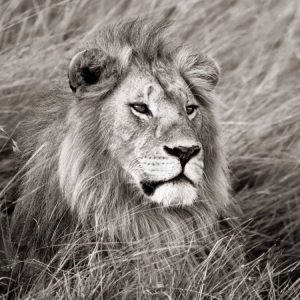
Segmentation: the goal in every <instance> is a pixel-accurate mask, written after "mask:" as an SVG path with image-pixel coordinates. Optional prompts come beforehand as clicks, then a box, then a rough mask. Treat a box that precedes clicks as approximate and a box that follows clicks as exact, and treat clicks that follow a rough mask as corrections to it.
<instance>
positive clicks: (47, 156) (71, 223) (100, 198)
mask: <svg viewBox="0 0 300 300" xmlns="http://www.w3.org/2000/svg"><path fill="white" fill-rule="evenodd" d="M165 28H166V26H165V23H164V22H158V23H155V24H152V23H150V22H148V21H145V20H134V21H130V22H128V23H121V24H117V25H114V26H109V27H107V28H105V29H103V30H102V31H101V32H100V33H99V34H97V36H96V37H94V38H93V39H90V40H89V42H88V43H87V45H88V47H95V46H98V47H99V46H100V47H101V48H104V49H105V51H107V53H111V54H112V56H114V55H115V56H120V55H122V56H123V58H122V59H123V63H122V64H121V65H120V66H119V68H120V69H119V71H120V72H119V73H118V74H116V73H114V72H113V73H112V74H111V76H110V77H109V78H107V80H106V81H104V82H105V83H103V89H102V90H101V91H98V92H97V97H98V98H99V97H105V95H107V94H109V93H110V91H111V90H112V89H113V88H115V86H116V85H117V84H118V83H119V81H120V80H121V79H122V74H123V73H124V70H123V69H124V68H126V62H127V61H128V60H129V59H130V57H129V54H128V53H126V51H125V50H126V48H128V47H130V48H131V49H133V51H132V54H131V55H132V56H133V57H138V58H139V62H140V65H141V66H142V65H143V64H156V65H157V66H159V64H161V63H163V62H164V60H167V59H168V56H169V55H171V54H172V55H173V56H174V55H175V54H176V64H177V65H176V66H174V67H176V68H178V70H179V71H180V72H181V75H182V76H183V77H184V78H185V79H186V81H187V82H188V83H189V85H190V86H191V87H192V92H193V93H194V95H195V96H197V95H198V94H201V93H203V91H204V93H206V95H207V98H205V99H207V100H206V101H205V102H203V108H204V109H203V111H204V113H203V126H202V142H203V147H204V153H205V158H204V166H205V170H204V174H205V182H204V192H205V199H204V200H203V201H199V202H196V203H195V204H194V205H193V206H191V207H178V208H161V207H158V206H155V205H153V204H149V203H144V201H143V198H142V197H141V195H140V193H137V192H136V191H135V190H134V188H133V189H132V188H130V187H129V186H128V185H127V184H126V183H124V182H123V180H124V176H123V172H122V170H121V169H120V167H119V166H118V164H117V163H116V162H115V161H114V160H113V159H111V158H110V156H109V155H108V154H107V149H108V144H109V143H111V142H113V141H111V136H110V127H111V126H112V124H111V120H108V119H107V118H105V116H101V118H99V116H97V115H95V112H94V111H92V110H89V111H87V108H86V107H85V101H84V100H85V99H83V100H80V102H79V105H76V104H74V103H75V102H76V101H75V99H74V95H73V94H72V92H71V90H70V88H69V86H68V81H67V78H65V77H67V76H64V77H62V78H60V79H59V80H58V81H59V83H57V84H56V85H55V86H54V87H53V88H52V91H51V93H50V94H49V93H47V95H44V96H42V97H41V98H40V100H39V102H40V104H39V108H37V109H35V112H34V113H33V114H32V115H31V116H30V117H29V118H28V120H27V122H26V124H24V126H23V127H24V130H23V133H22V135H21V138H20V140H19V142H20V149H21V151H22V153H23V154H22V158H21V160H22V162H23V166H22V172H23V173H22V174H23V175H22V176H23V177H22V185H21V187H20V191H21V192H20V197H19V199H18V201H17V203H16V207H15V211H14V214H13V221H12V228H13V241H14V243H15V245H16V246H17V247H18V250H19V253H20V257H21V258H23V259H24V258H27V257H37V258H39V259H42V260H44V261H49V259H50V258H51V257H53V255H54V253H57V252H59V250H60V249H61V248H62V247H64V246H63V245H66V244H69V245H70V244H71V243H72V241H73V242H74V236H75V235H76V236H77V238H78V235H77V234H79V233H80V236H84V235H85V236H89V237H90V240H91V241H93V242H95V241H96V242H97V243H98V246H99V244H100V243H102V245H110V246H106V252H105V253H106V255H109V254H108V253H109V251H110V250H112V249H114V250H116V249H118V250H120V249H123V250H124V249H126V251H125V250H124V251H125V252H126V253H131V254H132V257H134V253H137V252H139V253H144V255H142V258H141V261H144V265H147V266H148V268H151V274H152V275H153V274H155V272H154V270H156V269H160V270H162V268H163V267H164V266H168V265H170V264H174V263H175V264H176V263H177V262H180V259H183V258H185V260H186V261H188V262H189V264H188V265H186V268H184V270H182V272H185V273H186V274H188V273H189V272H193V270H194V269H192V268H191V266H192V265H195V264H196V263H197V262H200V261H202V260H203V259H205V258H207V257H208V256H209V255H210V252H211V249H213V248H214V247H215V245H216V243H218V247H219V248H220V249H222V250H220V251H221V252H222V251H225V250H224V249H227V250H228V249H231V250H228V251H229V252H230V253H231V254H230V255H231V256H232V257H233V254H232V253H233V250H232V249H233V246H232V247H231V246H228V245H229V244H230V243H232V239H231V238H230V237H232V236H235V234H236V229H237V228H238V226H237V222H236V220H235V217H236V214H237V211H238V209H237V206H236V205H235V203H234V202H233V200H232V199H231V197H230V195H229V191H228V190H229V184H228V174H227V165H226V159H225V156H224V153H223V147H222V145H221V142H220V137H219V128H218V123H217V120H216V117H215V113H214V97H213V93H212V92H211V88H210V87H211V86H212V85H214V84H215V83H216V81H217V78H218V70H217V68H216V67H215V66H214V65H213V64H212V62H211V60H208V59H207V58H206V56H204V55H203V56H197V58H196V57H195V56H193V55H192V54H191V53H190V52H189V50H187V49H186V48H185V47H182V46H179V47H175V48H174V47H169V46H168V44H167V43H166V42H165V38H164V35H163V33H164V31H165ZM124 49H125V50H124ZM165 49H168V50H165ZM170 49H172V50H170ZM199 57H200V58H199ZM195 65H198V72H196V71H195V69H194V71H190V69H191V67H192V66H195ZM122 72H123V73H122ZM120 74H121V75H120ZM166 84H167V83H166ZM199 86H200V87H201V88H202V90H201V91H199V90H198V88H199ZM89 97H90V99H88V100H90V101H95V100H94V98H95V93H92V96H89ZM202 101H204V100H202ZM82 111H85V115H84V118H83V115H82ZM62 156H63V158H62ZM60 160H63V164H61V165H62V166H63V168H62V167H61V168H62V169H61V170H59V161H60ZM220 241H221V242H220ZM221 244H222V245H223V246H221ZM93 245H94V244H93ZM234 245H235V246H234V247H236V246H237V244H236V243H234ZM154 252H155V254H154ZM103 253H104V252H103ZM133 261H136V258H135V259H133ZM235 263H236V262H233V261H232V264H231V266H232V265H234V264H235ZM226 268H228V265H227V266H226ZM146 274H147V273H146ZM148 275H149V273H148ZM152 275H151V276H152ZM153 276H154V275H153ZM181 276H182V275H181ZM183 276H184V275H183Z"/></svg>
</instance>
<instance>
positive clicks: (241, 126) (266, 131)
mask: <svg viewBox="0 0 300 300" xmlns="http://www.w3.org/2000/svg"><path fill="white" fill-rule="evenodd" d="M171 7H174V10H173V11H172V14H171V19H172V20H173V26H172V27H171V32H172V36H174V38H176V39H179V40H182V41H185V42H187V43H189V44H191V45H192V46H193V48H194V49H196V50H198V51H199V52H207V53H209V54H210V55H211V56H213V57H214V58H215V59H216V60H217V61H218V63H219V64H220V66H221V69H222V78H221V80H220V83H219V85H218V88H217V94H218V95H219V104H218V105H219V116H220V119H221V124H222V130H223V133H224V136H225V140H226V147H227V152H228V158H229V162H230V170H231V176H232V185H233V196H234V197H235V198H236V200H237V202H238V203H239V205H240V206H241V208H242V211H243V220H242V223H243V224H244V225H243V234H244V236H245V248H246V260H245V264H244V265H243V270H240V268H239V269H234V268H233V270H232V276H228V277H226V278H225V277H222V275H221V274H220V273H218V270H217V269H218V264H221V263H222V262H223V263H224V264H226V263H227V259H228V257H221V258H218V262H217V263H215V264H214V266H213V267H211V266H210V264H211V263H212V262H213V261H214V260H213V258H211V259H210V260H208V261H206V263H205V264H203V265H201V266H199V268H197V269H195V270H197V271H196V272H198V273H199V274H200V275H201V276H200V275H199V276H198V277H197V278H201V280H200V279H199V280H200V281H199V280H198V279H197V280H198V281H197V282H195V280H194V279H193V278H183V283H176V282H173V283H172V284H171V283H170V286H161V287H157V288H156V289H155V290H149V289H147V288H146V287H145V286H143V283H142V282H140V281H139V280H138V278H139V272H140V270H139V269H134V270H132V269H131V268H130V265H129V264H128V263H127V257H126V253H116V254H114V255H112V256H111V257H112V258H113V260H112V259H111V260H106V261H103V262H101V261H98V260H97V255H96V254H95V253H94V254H93V253H91V254H89V255H90V257H89V264H88V266H85V268H79V267H78V268H77V267H76V266H74V267H73V268H71V269H68V270H65V269H63V267H62V268H60V267H58V268H57V269H55V270H49V269H47V268H43V267H45V266H42V265H41V264H40V263H39V262H35V264H36V265H37V269H33V270H31V271H30V272H34V273H36V272H38V271H37V270H40V269H46V271H45V272H43V271H42V272H41V274H40V275H39V276H37V278H36V277H35V280H34V283H33V286H32V288H31V289H30V290H29V291H26V292H25V293H24V290H23V291H22V286H21V284H22V280H23V278H22V276H23V274H21V275H20V276H19V277H18V276H17V280H16V279H9V278H6V279H5V280H6V281H5V280H4V281H5V282H10V281H12V280H14V284H12V283H9V285H10V286H11V287H13V288H14V289H15V293H14V296H13V297H15V298H22V299H136V298H137V299H299V298H300V82H299V78H300V2H299V1H298V0H289V1H280V0H267V1H262V0H245V1H238V0H186V1H184V0H182V1H180V0H177V1H171V0H170V1H169V0H163V1H157V0H143V1H140V0H11V1H6V0H0V65H1V72H0V129H1V131H0V199H2V200H1V201H5V199H6V198H9V196H11V195H13V194H14V181H15V178H14V175H15V172H16V170H15V168H14V161H13V158H12V156H11V153H10V149H11V148H12V147H13V148H14V149H16V151H17V144H14V143H13V142H12V140H11V139H9V138H10V137H14V133H15V131H16V129H17V128H18V127H20V126H22V118H23V116H24V115H25V114H26V113H27V112H28V111H30V110H32V108H33V101H32V99H33V98H35V95H36V94H38V93H40V92H41V91H43V90H45V89H48V88H49V86H51V84H52V83H53V81H55V79H56V76H57V74H58V73H59V72H66V71H65V69H64V68H65V66H66V65H67V64H68V62H69V60H70V58H71V57H72V55H73V54H74V53H73V51H72V49H73V47H74V45H76V44H77V43H78V42H79V41H81V40H82V39H83V38H84V37H86V36H87V35H88V34H91V33H93V32H95V31H97V30H98V29H99V28H101V26H102V25H103V24H108V23H111V22H114V21H116V20H119V19H120V18H126V17H133V16H139V15H145V14H150V15H156V14H157V13H159V12H161V11H162V10H164V9H169V8H171ZM7 195H9V196H7ZM6 213H7V212H5V211H4V212H2V217H1V218H2V219H3V222H2V223H3V224H2V234H4V231H5V230H6V229H7V228H5V227H7V226H5V219H6V218H7V217H6ZM0 232H1V231H0ZM4 240H5V239H4ZM1 247H2V249H1ZM76 247H77V246H76V245H69V247H68V248H67V250H66V253H65V254H63V255H62V257H64V256H65V257H67V256H70V252H72V251H73V250H74V249H75V248H76ZM74 251H75V250H74ZM136 251H137V252H138V251H142V249H137V250H136ZM10 253H11V249H10V247H9V245H7V244H6V243H5V241H2V242H1V240H0V269H1V259H2V258H3V257H5V256H9V255H10ZM135 254H136V255H138V254H139V253H135ZM131 255H133V254H132V253H131ZM211 255H212V256H213V255H214V253H212V254H211ZM214 262H215V261H214ZM62 265H63V261H62ZM30 272H28V274H29V275H28V274H27V275H26V276H30ZM1 276H2V279H3V278H4V277H7V276H8V275H7V274H6V273H5V272H3V274H1V273H0V277H1ZM24 276H25V275H24ZM18 280H19V286H18ZM0 282H1V281H0ZM0 289H1V287H0ZM180 289H182V290H180ZM6 297H8V294H4V295H3V299H6ZM0 298H1V296H0Z"/></svg>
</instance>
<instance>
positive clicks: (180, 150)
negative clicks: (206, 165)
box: [164, 145, 201, 166]
mask: <svg viewBox="0 0 300 300" xmlns="http://www.w3.org/2000/svg"><path fill="white" fill-rule="evenodd" d="M164 150H165V151H166V152H167V153H168V154H170V155H172V156H176V157H177V158H179V160H180V163H181V164H182V165H183V166H184V165H185V164H186V163H187V162H188V161H189V160H190V159H191V158H192V157H194V156H196V155H197V154H198V153H199V152H200V150H201V148H200V147H199V146H197V145H195V146H191V147H184V146H177V147H173V148H170V147H168V146H164Z"/></svg>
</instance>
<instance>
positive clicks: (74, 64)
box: [68, 48, 111, 94]
mask: <svg viewBox="0 0 300 300" xmlns="http://www.w3.org/2000/svg"><path fill="white" fill-rule="evenodd" d="M109 60H111V58H110V57H109V56H108V55H107V54H106V53H105V52H104V51H102V50H101V49H98V48H92V49H88V50H84V51H81V52H79V53H77V54H76V55H75V56H74V57H73V58H72V60H71V62H70V65H69V72H68V76H69V84H70V88H71V90H72V91H73V93H75V94H78V91H79V90H80V92H82V91H83V90H85V89H86V87H87V86H89V85H93V84H96V83H97V82H98V81H99V79H100V76H101V73H102V72H103V71H104V69H105V67H106V65H107V63H108V61H109Z"/></svg>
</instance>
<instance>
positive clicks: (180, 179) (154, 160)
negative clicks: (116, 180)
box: [106, 70, 204, 206]
mask: <svg viewBox="0 0 300 300" xmlns="http://www.w3.org/2000/svg"><path fill="white" fill-rule="evenodd" d="M106 103H107V106H109V107H108V108H107V109H108V110H109V111H112V112H113V114H112V115H111V118H112V119H113V136H112V137H111V140H112V142H111V144H110V145H111V146H110V151H111V153H112V155H113V156H114V158H115V159H116V160H117V161H118V162H119V163H120V165H121V166H122V168H123V169H124V170H125V172H126V174H127V175H129V176H128V177H129V178H130V179H129V180H130V181H131V182H132V183H133V184H135V185H137V186H138V187H139V188H140V190H141V191H142V193H143V194H144V195H145V196H146V197H147V198H148V199H150V200H151V201H154V202H157V203H159V204H162V205H164V206H169V205H189V204H192V203H193V201H194V200H196V199H197V198H198V196H200V194H201V182H202V173H203V172H202V171H203V155H204V153H203V149H202V145H201V142H200V139H199V137H198V134H199V132H200V131H201V108H200V105H199V103H198V102H197V101H196V99H195V98H194V96H193V95H192V93H191V92H190V91H189V89H188V87H187V85H186V83H185V82H184V80H183V79H182V78H181V77H180V76H178V78H174V77H173V82H172V83H171V84H170V85H169V86H168V87H167V90H164V89H163V87H162V86H161V85H160V83H159V82H158V81H157V80H156V79H155V78H154V77H153V76H152V75H150V74H148V75H145V74H141V73H140V72H139V71H137V70H132V71H131V72H130V73H129V75H128V76H127V77H126V78H125V80H124V81H123V82H122V83H121V85H120V86H119V87H118V89H117V90H116V91H115V92H114V93H113V94H112V95H111V96H110V97H109V99H107V100H106Z"/></svg>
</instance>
